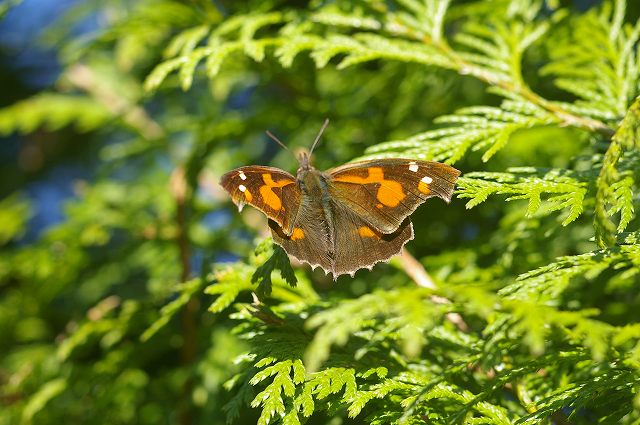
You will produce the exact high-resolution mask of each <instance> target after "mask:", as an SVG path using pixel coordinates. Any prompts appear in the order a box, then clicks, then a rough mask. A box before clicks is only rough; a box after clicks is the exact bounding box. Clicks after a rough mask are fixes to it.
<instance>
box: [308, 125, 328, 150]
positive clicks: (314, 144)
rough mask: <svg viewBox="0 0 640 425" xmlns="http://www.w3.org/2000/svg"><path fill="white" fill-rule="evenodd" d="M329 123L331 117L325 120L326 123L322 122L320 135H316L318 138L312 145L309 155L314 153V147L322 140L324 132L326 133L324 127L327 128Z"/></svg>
mask: <svg viewBox="0 0 640 425" xmlns="http://www.w3.org/2000/svg"><path fill="white" fill-rule="evenodd" d="M328 125H329V118H327V119H326V120H324V124H322V128H321V129H320V131H319V132H318V135H317V136H316V140H314V141H313V145H311V149H310V150H309V156H311V154H312V153H313V149H314V148H315V147H316V145H317V144H318V141H319V140H320V137H321V136H322V133H324V129H325V128H327V126H328Z"/></svg>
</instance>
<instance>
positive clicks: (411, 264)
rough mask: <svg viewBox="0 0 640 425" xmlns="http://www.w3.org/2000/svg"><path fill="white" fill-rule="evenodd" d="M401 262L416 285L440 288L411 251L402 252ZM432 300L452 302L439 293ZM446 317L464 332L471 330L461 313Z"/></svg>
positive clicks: (442, 302) (404, 250) (445, 302)
mask: <svg viewBox="0 0 640 425" xmlns="http://www.w3.org/2000/svg"><path fill="white" fill-rule="evenodd" d="M400 263H401V264H402V268H403V269H404V271H405V273H406V274H407V275H408V276H409V277H410V278H411V279H413V281H414V282H415V283H416V285H418V286H421V287H423V288H429V289H437V288H438V286H437V285H436V284H435V282H434V281H433V279H431V276H429V273H427V270H426V269H425V268H424V266H423V265H422V264H421V263H420V262H419V261H418V260H416V258H415V257H414V256H413V255H411V253H410V252H409V251H407V250H406V249H403V250H402V252H401V253H400ZM431 301H433V302H434V303H436V304H451V301H450V300H448V299H447V298H445V297H440V296H438V295H432V296H431ZM445 319H447V320H448V321H449V322H451V323H453V324H454V325H455V326H456V327H457V328H458V329H459V330H461V331H462V332H467V331H469V325H467V323H466V322H465V321H464V319H463V318H462V316H461V315H460V314H458V313H447V314H446V315H445Z"/></svg>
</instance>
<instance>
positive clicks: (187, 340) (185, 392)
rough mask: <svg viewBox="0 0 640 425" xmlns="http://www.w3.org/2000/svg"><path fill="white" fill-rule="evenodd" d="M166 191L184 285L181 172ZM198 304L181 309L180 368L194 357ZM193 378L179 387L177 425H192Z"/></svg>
mask: <svg viewBox="0 0 640 425" xmlns="http://www.w3.org/2000/svg"><path fill="white" fill-rule="evenodd" d="M170 190H171V193H172V194H173V197H174V198H175V201H176V224H177V226H178V234H177V236H176V243H177V245H178V251H179V253H180V264H181V276H180V278H181V281H182V282H186V281H187V280H188V279H189V277H190V275H191V261H190V256H191V249H190V247H189V239H188V234H187V198H188V187H187V182H186V180H185V175H184V170H183V169H182V168H176V169H175V170H174V172H173V174H172V175H171V180H170ZM199 307H200V305H199V302H198V299H197V298H196V297H195V296H192V297H191V299H189V301H188V302H187V304H186V305H185V307H184V310H182V316H181V323H182V335H183V338H184V343H183V344H182V351H181V353H180V357H181V362H182V365H183V367H185V368H187V369H188V368H190V367H191V365H192V364H193V362H194V360H195V358H196V354H197V340H198V338H197V333H198V329H197V324H196V315H197V313H198V309H199ZM193 385H194V383H193V376H192V374H191V373H190V372H189V373H188V376H187V379H186V381H185V383H184V385H183V388H182V400H181V401H182V402H181V406H180V412H179V423H180V424H181V425H189V424H191V423H192V422H193V412H192V409H191V401H190V400H191V393H192V392H193Z"/></svg>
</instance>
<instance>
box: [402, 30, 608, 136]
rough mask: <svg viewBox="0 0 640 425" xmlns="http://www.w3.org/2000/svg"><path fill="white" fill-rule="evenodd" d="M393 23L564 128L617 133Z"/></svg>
mask: <svg viewBox="0 0 640 425" xmlns="http://www.w3.org/2000/svg"><path fill="white" fill-rule="evenodd" d="M392 24H393V27H392V28H393V30H394V31H393V32H395V33H398V34H400V35H404V36H406V37H407V38H410V39H412V40H415V41H419V42H421V43H424V44H428V45H430V46H433V47H435V48H437V49H438V50H440V52H442V53H443V54H444V55H445V56H447V57H448V58H449V59H451V61H452V63H453V66H452V67H451V68H450V69H452V70H454V71H456V72H457V73H458V74H460V75H471V76H473V77H476V78H477V79H479V80H481V81H484V82H485V83H487V84H489V85H492V86H496V87H500V88H501V89H504V90H506V91H509V92H513V93H517V94H519V95H520V96H522V97H523V98H525V99H527V100H528V101H529V102H531V103H533V104H535V105H538V106H540V107H541V108H543V109H546V110H547V111H549V112H550V113H552V114H553V115H555V116H556V117H558V119H560V121H561V125H565V126H570V127H577V128H582V129H584V130H588V131H595V132H597V133H599V134H600V135H602V136H604V137H606V138H607V139H611V137H612V136H613V134H614V132H615V131H614V130H613V129H612V128H611V127H609V126H608V125H607V124H605V123H603V122H602V121H599V120H596V119H593V118H589V117H582V116H579V115H575V114H574V113H572V112H570V111H567V110H565V109H563V108H562V107H560V106H559V105H557V104H555V103H554V102H552V101H549V100H547V99H545V98H543V97H542V96H540V95H538V94H537V93H535V92H534V91H533V90H531V89H530V88H529V87H528V86H527V85H526V84H524V83H523V82H520V83H519V84H513V83H512V82H509V81H504V80H498V79H495V78H493V75H492V74H491V73H489V72H487V71H486V70H485V69H483V68H482V67H479V66H477V65H475V64H473V63H471V62H469V61H467V60H465V59H464V58H463V57H461V56H460V55H459V54H458V52H456V51H455V50H454V49H452V48H451V46H449V44H448V43H446V41H434V40H433V39H432V38H431V37H429V36H428V35H425V34H421V33H418V32H416V31H414V30H413V29H411V28H409V27H407V26H405V25H404V24H402V22H399V21H393V22H392Z"/></svg>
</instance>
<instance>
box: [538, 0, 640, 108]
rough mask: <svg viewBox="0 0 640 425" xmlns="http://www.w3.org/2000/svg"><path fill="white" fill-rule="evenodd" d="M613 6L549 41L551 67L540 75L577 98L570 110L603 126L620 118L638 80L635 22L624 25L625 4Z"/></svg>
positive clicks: (575, 21)
mask: <svg viewBox="0 0 640 425" xmlns="http://www.w3.org/2000/svg"><path fill="white" fill-rule="evenodd" d="M613 4H614V6H613V9H612V8H611V7H608V6H609V5H610V3H607V4H606V5H607V6H605V7H604V8H602V10H601V11H600V12H596V11H595V10H592V11H590V12H589V13H586V14H584V15H582V16H578V17H575V18H573V22H572V24H573V25H572V31H571V32H568V31H566V30H565V32H564V33H563V34H557V35H556V36H555V37H554V42H553V46H552V48H550V54H551V58H552V62H551V63H549V64H548V65H546V66H545V67H544V68H543V69H542V73H543V74H547V75H553V76H554V77H555V83H556V85H557V86H558V87H560V88H562V89H563V90H566V91H568V92H569V93H572V94H573V95H575V96H577V97H578V98H580V100H579V101H577V102H576V103H575V105H576V106H577V107H579V108H581V109H582V110H583V111H584V113H585V114H587V115H591V116H592V117H594V118H598V119H606V120H618V119H620V118H622V116H624V114H625V112H626V110H627V108H628V107H629V104H630V103H631V101H632V100H633V97H634V96H635V95H636V93H637V82H638V78H639V77H640V62H639V58H638V51H637V50H638V39H639V38H640V21H638V22H637V23H636V24H635V25H634V26H630V25H629V24H625V23H624V15H625V8H626V1H624V0H616V1H615V2H613Z"/></svg>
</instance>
